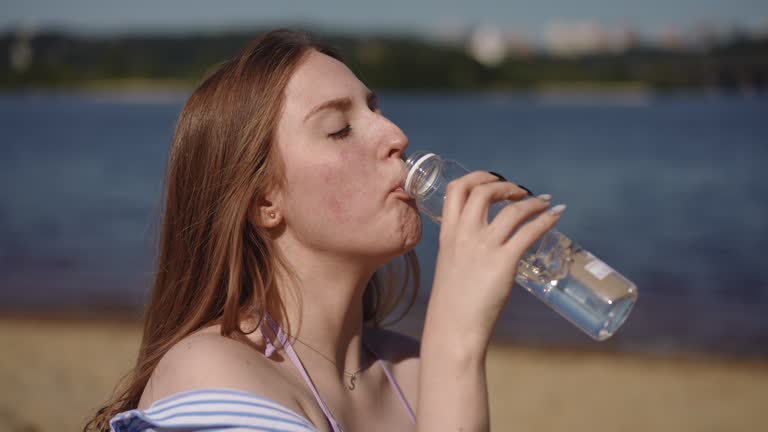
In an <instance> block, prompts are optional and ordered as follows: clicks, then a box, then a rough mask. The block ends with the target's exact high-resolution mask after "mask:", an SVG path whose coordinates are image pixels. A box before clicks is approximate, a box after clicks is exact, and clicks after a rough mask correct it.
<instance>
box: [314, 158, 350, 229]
mask: <svg viewBox="0 0 768 432" xmlns="http://www.w3.org/2000/svg"><path fill="white" fill-rule="evenodd" d="M339 171H340V170H339V169H338V168H335V167H330V166H328V167H323V174H322V179H323V184H322V186H321V193H322V194H323V198H324V199H323V200H322V201H323V202H324V203H325V205H326V206H327V209H326V210H327V211H328V212H329V214H330V217H331V219H332V221H333V222H334V223H337V224H346V223H348V222H349V221H350V220H351V217H350V214H349V211H348V208H347V207H348V205H347V204H348V203H347V200H348V198H345V195H346V194H345V184H344V175H343V173H341V172H339Z"/></svg>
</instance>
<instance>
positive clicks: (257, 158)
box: [83, 30, 419, 432]
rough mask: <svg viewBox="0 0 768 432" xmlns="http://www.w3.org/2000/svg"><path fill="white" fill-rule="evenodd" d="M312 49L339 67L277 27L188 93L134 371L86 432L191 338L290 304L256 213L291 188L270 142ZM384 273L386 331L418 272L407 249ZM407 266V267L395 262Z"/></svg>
mask: <svg viewBox="0 0 768 432" xmlns="http://www.w3.org/2000/svg"><path fill="white" fill-rule="evenodd" d="M310 50H316V51H319V52H321V53H324V54H326V55H329V56H331V57H333V58H336V59H338V60H340V61H342V59H341V56H340V55H339V54H338V52H337V51H335V50H334V49H332V48H330V47H328V46H325V45H323V44H321V43H319V42H316V41H313V40H312V39H310V38H309V37H308V36H307V35H306V34H303V33H299V32H295V31H290V30H274V31H271V32H269V33H266V34H265V35H263V36H261V37H259V38H258V39H256V40H255V41H253V42H252V43H251V44H249V45H248V46H247V47H246V48H245V49H244V50H243V51H242V52H241V53H240V54H239V55H237V56H235V57H234V58H232V59H230V60H228V61H226V62H224V63H223V64H221V65H220V66H219V67H218V68H217V70H216V71H215V72H213V73H212V74H211V75H210V76H209V77H208V78H207V79H205V80H204V81H203V83H202V84H201V85H200V86H199V87H198V88H197V89H196V90H195V91H194V92H193V93H192V95H191V96H190V98H189V100H188V101H187V103H186V104H185V106H184V109H183V110H182V112H181V115H180V117H179V121H178V124H177V127H176V131H175V134H174V139H173V143H172V145H171V149H170V155H169V159H168V167H167V171H166V179H165V198H164V199H165V205H164V212H163V213H164V214H163V222H162V226H161V230H160V238H159V251H158V256H157V266H156V275H155V280H154V286H153V289H152V294H151V299H150V302H149V305H148V307H147V309H146V312H145V317H144V334H143V338H142V341H141V346H140V348H139V355H138V359H137V361H136V366H135V367H134V368H133V369H132V370H131V371H130V372H129V373H128V374H127V375H126V376H125V377H124V378H123V379H122V381H121V383H120V384H119V385H118V387H117V388H116V390H115V392H114V394H113V396H112V397H111V399H110V400H109V401H108V402H107V403H106V404H105V405H104V406H103V407H102V408H101V409H99V410H98V412H97V413H96V415H95V416H94V417H93V418H92V419H91V420H90V421H89V422H88V423H87V424H86V425H85V427H84V428H83V430H84V431H86V432H87V431H93V430H96V431H108V430H109V419H110V418H111V417H112V416H114V415H115V414H117V413H118V412H121V411H125V410H130V409H134V408H136V407H137V405H138V403H139V399H140V398H141V395H142V392H143V391H144V387H145V386H146V385H147V382H148V380H149V377H150V375H151V374H152V371H153V370H154V368H155V366H156V365H157V363H158V362H159V361H160V359H161V358H162V357H163V355H165V353H166V352H168V350H169V349H170V348H171V347H172V346H173V345H175V344H176V343H178V342H179V341H180V340H181V339H183V338H184V337H186V336H188V335H189V334H191V333H193V332H195V331H197V330H199V329H201V328H203V327H205V326H208V325H212V324H220V325H221V334H222V335H223V336H226V337H234V338H238V337H239V336H243V335H245V334H247V333H250V332H252V331H253V329H251V330H250V331H248V332H245V331H244V330H243V329H242V328H241V326H240V325H241V322H243V321H244V320H246V319H247V318H249V317H261V316H263V315H264V313H268V314H270V315H272V316H273V317H274V318H275V319H276V320H278V322H280V324H282V325H285V324H286V323H285V322H282V321H281V318H282V317H283V316H284V313H283V309H284V305H283V301H284V299H281V298H280V296H279V295H278V290H277V289H276V278H275V275H276V270H277V269H278V268H279V267H281V268H283V269H285V268H286V266H285V261H284V259H283V258H281V257H280V256H279V255H278V253H277V251H276V248H275V247H274V245H273V243H272V241H271V240H270V236H269V235H268V233H267V232H266V231H265V230H263V229H262V228H260V227H259V226H258V225H255V224H253V223H252V222H251V221H249V218H248V209H249V208H250V206H251V205H252V203H253V202H255V200H258V199H259V198H261V197H262V196H263V195H264V194H265V193H266V192H267V191H268V190H269V189H270V188H271V187H273V186H275V185H278V184H280V182H282V181H283V176H282V174H283V171H282V165H281V160H280V157H279V154H278V151H277V146H275V145H274V143H273V141H274V140H273V137H274V134H275V130H276V125H277V121H278V117H279V114H280V112H281V109H282V104H283V98H284V93H285V87H286V85H287V83H288V80H289V78H290V76H291V74H292V73H293V71H294V70H295V69H296V67H297V66H298V65H299V63H300V62H301V60H302V58H303V57H304V56H305V54H306V53H307V52H309V51H310ZM401 258H404V259H403V260H402V262H401V263H398V262H397V261H393V262H392V263H389V264H388V265H385V266H384V268H382V269H379V271H377V272H376V273H375V274H374V276H373V277H372V278H371V280H370V281H369V282H368V286H367V287H366V290H365V294H364V301H363V303H364V306H363V307H364V313H363V316H364V320H365V321H366V322H367V323H368V324H369V325H374V326H379V325H381V324H382V322H383V320H384V319H385V318H386V317H387V316H388V315H389V314H391V312H392V311H393V310H394V309H395V308H396V307H397V306H398V305H399V303H400V302H401V301H402V299H403V298H404V297H405V296H406V295H407V292H408V286H411V287H412V291H411V294H410V298H409V301H408V302H407V304H406V307H405V308H404V310H403V311H402V313H401V314H400V316H399V317H398V318H397V320H399V319H400V318H402V317H403V315H405V313H406V312H407V310H408V309H409V308H410V306H411V305H413V302H414V301H415V298H416V292H417V290H418V284H419V265H418V261H417V259H416V255H415V253H414V252H413V251H410V252H408V253H406V254H405V255H403V256H402V257H401ZM398 264H400V265H398Z"/></svg>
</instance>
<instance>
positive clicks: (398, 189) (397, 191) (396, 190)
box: [389, 181, 413, 200]
mask: <svg viewBox="0 0 768 432" xmlns="http://www.w3.org/2000/svg"><path fill="white" fill-rule="evenodd" d="M404 184H405V181H401V182H400V183H398V184H396V185H395V187H393V188H392V190H391V191H390V192H389V193H390V194H394V195H396V196H399V197H402V198H405V199H408V200H410V199H413V198H412V197H411V195H409V194H408V192H406V191H405V188H404V187H403V186H404Z"/></svg>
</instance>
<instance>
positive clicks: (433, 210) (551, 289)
mask: <svg viewBox="0 0 768 432" xmlns="http://www.w3.org/2000/svg"><path fill="white" fill-rule="evenodd" d="M405 169H406V181H405V190H406V192H408V193H409V194H410V195H411V196H412V197H413V198H414V200H415V202H416V205H417V206H418V207H419V209H420V210H421V211H422V212H423V213H424V214H425V215H427V216H428V217H429V218H430V219H432V220H433V221H435V222H437V223H440V220H441V217H442V213H443V201H444V200H445V189H446V186H447V185H448V183H449V182H451V181H453V180H456V179H458V178H459V177H462V176H464V175H466V174H467V173H469V170H467V169H466V168H464V167H463V166H461V165H460V164H459V163H458V162H455V161H452V160H446V159H442V158H441V157H439V156H438V155H436V154H434V153H426V152H416V153H413V154H411V155H410V156H409V157H408V158H407V160H406V161H405ZM510 203H512V201H509V200H504V201H499V202H496V203H493V204H491V206H490V208H489V209H488V220H489V221H490V220H492V219H493V218H494V217H495V216H496V215H497V214H498V213H499V211H501V209H503V208H504V207H505V206H507V205H509V204H510ZM515 281H516V282H517V283H518V284H520V285H521V286H522V287H523V288H525V289H526V290H527V291H530V292H531V293H533V294H534V295H535V296H536V297H538V298H539V299H540V300H541V301H543V302H544V303H546V304H547V305H549V306H550V307H551V308H552V309H554V310H555V311H557V312H558V313H559V314H560V315H562V316H563V317H565V318H566V319H568V321H570V322H571V323H573V324H574V325H576V326H577V327H578V328H580V329H581V330H582V331H584V332H585V333H586V334H588V335H589V336H591V337H592V338H593V339H596V340H599V341H602V340H605V339H608V338H609V337H611V336H612V335H613V334H614V333H615V332H616V330H617V329H618V328H619V327H620V326H621V325H622V324H623V323H624V321H625V320H626V319H627V316H628V315H629V312H630V310H631V309H632V306H633V305H634V304H635V301H636V300H637V287H636V286H635V284H633V283H632V282H631V281H630V280H628V279H627V278H625V277H624V276H622V275H621V274H620V273H619V272H617V271H616V270H614V269H613V268H611V267H610V266H608V265H607V264H606V263H604V262H603V261H601V260H600V259H598V258H597V257H595V256H594V255H592V254H591V253H589V252H588V251H586V250H584V249H583V248H581V247H579V246H578V245H577V244H576V243H574V242H573V241H571V240H570V239H569V238H568V237H566V236H564V235H563V234H561V233H560V232H558V231H557V230H555V229H551V230H549V231H547V232H546V233H545V234H544V235H543V236H542V238H541V239H539V240H538V241H537V242H536V243H535V244H534V245H533V246H532V247H531V248H530V249H529V250H528V251H527V252H526V254H525V255H524V256H523V258H522V259H521V260H520V264H519V266H518V269H517V276H516V278H515Z"/></svg>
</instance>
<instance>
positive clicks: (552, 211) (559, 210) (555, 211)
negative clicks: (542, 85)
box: [547, 204, 565, 215]
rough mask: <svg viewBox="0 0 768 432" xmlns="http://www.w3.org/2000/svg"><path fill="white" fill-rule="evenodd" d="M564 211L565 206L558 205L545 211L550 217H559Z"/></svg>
mask: <svg viewBox="0 0 768 432" xmlns="http://www.w3.org/2000/svg"><path fill="white" fill-rule="evenodd" d="M564 211H565V204H558V205H556V206H554V207H552V208H551V209H549V210H547V213H549V214H551V215H559V214H560V213H562V212H564Z"/></svg>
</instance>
